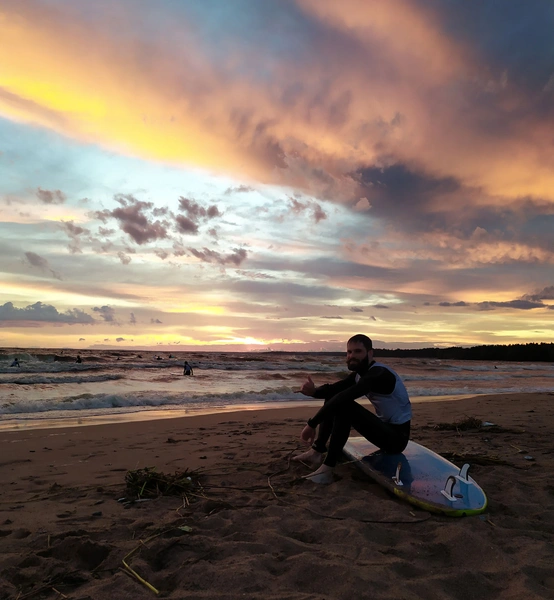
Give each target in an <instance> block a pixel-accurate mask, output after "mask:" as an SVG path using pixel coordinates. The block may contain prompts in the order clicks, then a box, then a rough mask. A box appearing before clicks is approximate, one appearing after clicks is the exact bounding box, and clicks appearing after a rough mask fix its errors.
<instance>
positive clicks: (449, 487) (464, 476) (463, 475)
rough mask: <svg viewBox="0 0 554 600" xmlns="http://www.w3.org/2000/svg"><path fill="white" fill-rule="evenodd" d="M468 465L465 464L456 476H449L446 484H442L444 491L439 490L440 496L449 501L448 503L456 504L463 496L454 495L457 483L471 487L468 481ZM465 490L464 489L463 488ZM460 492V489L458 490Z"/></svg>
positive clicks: (470, 482)
mask: <svg viewBox="0 0 554 600" xmlns="http://www.w3.org/2000/svg"><path fill="white" fill-rule="evenodd" d="M468 472H469V465H468V464H467V463H466V464H465V465H464V466H463V467H462V468H461V469H460V472H459V473H458V474H457V475H450V476H449V477H448V478H447V480H446V483H445V484H444V490H441V494H442V495H443V496H444V497H445V498H448V500H450V502H456V500H459V499H460V498H463V494H461V493H459V494H454V486H455V485H456V483H457V482H459V483H460V484H462V483H463V484H465V485H473V481H470V479H469V477H468ZM464 489H465V488H464ZM460 491H461V489H460Z"/></svg>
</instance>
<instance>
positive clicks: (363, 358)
mask: <svg viewBox="0 0 554 600" xmlns="http://www.w3.org/2000/svg"><path fill="white" fill-rule="evenodd" d="M370 355H371V356H370ZM372 356H373V350H370V351H369V352H368V351H367V350H366V349H365V347H364V345H363V344H362V343H361V342H348V344H347V346H346V364H347V366H348V369H349V370H350V371H358V370H359V369H360V367H362V366H365V365H367V364H369V361H370V360H371V357H372Z"/></svg>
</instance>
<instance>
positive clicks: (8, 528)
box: [0, 392, 554, 600]
mask: <svg viewBox="0 0 554 600" xmlns="http://www.w3.org/2000/svg"><path fill="white" fill-rule="evenodd" d="M313 413H314V407H313V406H312V407H309V406H305V407H287V408H281V409H266V410H264V409H262V408H261V409H257V410H250V411H238V412H225V413H222V414H205V415H198V416H190V417H183V418H172V419H161V420H148V421H137V422H123V423H115V424H102V425H91V426H80V427H79V426H77V427H68V428H60V427H57V428H49V429H22V430H19V431H18V430H14V431H2V432H0V444H1V455H0V484H1V490H2V491H1V493H0V500H1V503H0V512H1V514H0V550H1V552H0V599H1V600H7V599H10V600H11V599H16V598H18V599H19V600H24V599H25V598H52V599H53V598H64V597H67V598H71V599H74V600H85V599H94V600H96V599H101V600H102V599H108V598H109V599H114V600H126V599H133V600H136V599H142V598H154V597H156V596H157V595H158V596H159V597H163V598H191V599H207V598H222V599H223V598H226V599H229V600H238V599H239V598H253V599H258V598H259V599H264V600H267V599H276V600H277V599H279V600H283V599H290V600H307V599H310V600H311V599H313V600H315V599H325V600H331V599H347V598H348V599H350V598H353V597H358V598H368V599H369V598H372V599H390V600H393V599H394V600H398V599H401V598H406V599H411V598H421V599H426V600H431V599H435V598H436V599H440V598H456V599H458V598H459V599H464V600H465V599H471V598H479V599H482V598H502V599H514V600H516V599H517V600H521V599H522V598H553V597H554V572H553V571H552V564H554V542H553V539H554V536H553V534H554V508H553V507H554V483H552V480H551V474H552V472H553V469H554V449H553V446H552V438H553V435H554V393H552V392H550V393H546V392H545V393H533V394H525V393H516V394H494V395H480V396H475V397H472V398H466V399H458V400H455V401H435V402H421V403H417V404H414V419H413V422H412V423H413V427H412V436H411V437H412V439H413V440H414V441H417V442H419V443H421V444H423V445H425V446H427V447H429V448H431V449H432V450H434V451H435V452H438V453H441V454H448V455H449V456H455V457H456V458H451V460H452V461H453V462H454V463H456V464H459V463H460V464H459V466H461V463H463V462H469V463H470V464H471V470H470V473H471V475H472V476H473V477H474V478H475V480H476V481H477V482H478V483H479V484H480V485H481V487H483V489H484V490H485V492H486V494H487V496H488V500H489V504H488V508H487V511H486V512H485V513H484V514H483V515H479V516H473V517H465V518H451V517H450V518H449V517H444V516H441V515H435V514H430V513H428V512H426V511H424V510H421V509H418V508H416V507H414V506H412V505H410V504H408V503H406V502H404V501H402V500H400V499H397V498H395V497H393V496H391V495H390V494H389V493H387V491H386V490H385V489H383V488H382V487H380V486H379V485H377V484H376V483H374V482H372V481H371V480H369V479H368V478H367V477H366V476H365V475H363V474H362V473H361V471H359V470H358V469H357V468H356V467H355V465H353V464H341V465H339V466H338V467H337V469H336V471H335V480H334V481H333V483H331V484H330V485H327V486H320V485H317V484H313V483H311V482H308V481H305V480H303V479H301V477H302V475H306V474H307V473H309V471H310V470H309V469H308V468H307V467H306V466H305V465H302V464H297V463H294V462H292V463H291V461H290V458H291V455H293V454H294V453H295V452H297V451H298V450H300V449H301V448H302V447H301V445H300V443H299V434H300V431H301V429H302V427H303V425H304V423H305V421H306V419H307V418H308V417H310V416H312V415H313ZM468 417H473V418H475V419H477V420H479V421H480V422H486V423H487V425H486V426H482V427H475V428H473V429H468V430H464V429H460V428H459V429H456V428H452V429H448V428H444V427H442V426H441V424H444V423H446V424H453V423H459V422H461V421H462V420H464V419H467V418H468ZM490 424H492V425H490ZM152 467H155V469H156V472H158V473H163V474H174V473H175V472H177V471H178V472H184V471H187V473H188V476H190V477H191V479H190V481H191V485H190V488H187V489H186V491H184V492H182V493H178V494H176V495H172V494H171V493H168V494H164V495H161V496H159V497H156V498H151V499H146V500H145V501H141V502H134V501H133V500H134V498H136V497H137V496H135V497H133V496H132V494H130V493H129V490H128V489H126V474H127V473H128V472H129V471H131V472H137V471H138V470H140V469H144V468H152ZM139 578H141V579H142V581H141V579H139ZM147 584H148V585H147ZM148 586H151V587H148ZM152 588H154V589H155V590H156V591H157V592H158V594H156V591H154V589H152Z"/></svg>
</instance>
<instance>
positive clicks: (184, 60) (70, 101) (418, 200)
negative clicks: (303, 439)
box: [0, 0, 554, 350]
mask: <svg viewBox="0 0 554 600" xmlns="http://www.w3.org/2000/svg"><path fill="white" fill-rule="evenodd" d="M553 29H554V3H552V2H551V1H550V0H534V1H533V2H529V1H528V0H520V1H517V0H387V1H386V2H384V1H383V0H341V2H337V1H336V0H264V1H263V2H261V1H259V0H210V1H209V2H200V1H198V0H157V1H156V2H152V1H147V0H95V1H94V2H84V1H79V2H75V1H73V0H26V1H25V2H21V0H0V346H4V347H25V348H27V347H50V348H64V347H68V348H77V349H85V348H108V347H112V348H113V347H116V348H121V349H125V348H139V347H141V348H147V347H153V348H164V349H171V348H174V349H175V350H178V349H179V348H181V349H199V350H200V349H206V350H210V349H212V350H222V349H228V350H241V349H244V350H264V349H268V348H271V349H274V350H286V349H291V350H343V349H344V347H345V341H346V340H347V339H348V338H349V337H350V336H351V335H353V334H355V333H365V334H367V335H369V336H370V337H371V338H373V340H374V344H375V346H377V347H383V348H408V347H427V346H437V347H444V346H453V345H464V346H466V345H479V344H513V343H528V342H551V341H552V340H553V339H554V235H553V232H554V44H552V30H553Z"/></svg>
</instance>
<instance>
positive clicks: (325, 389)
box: [308, 361, 411, 467]
mask: <svg viewBox="0 0 554 600" xmlns="http://www.w3.org/2000/svg"><path fill="white" fill-rule="evenodd" d="M374 363H375V361H373V362H372V363H371V364H370V365H369V368H368V369H367V370H366V371H365V372H363V373H360V379H359V381H358V382H356V373H355V372H352V373H351V374H350V375H349V376H348V377H346V378H345V379H342V380H341V381H337V382H336V383H332V384H325V385H322V386H320V387H318V388H316V390H315V393H314V398H323V399H324V400H325V403H324V404H323V406H322V407H321V408H320V410H319V411H318V412H317V414H316V415H315V416H314V417H312V418H311V419H309V420H308V425H310V427H313V428H316V427H317V426H318V425H319V431H318V436H317V439H316V440H315V442H314V444H313V446H312V447H313V448H314V450H317V451H318V452H322V453H323V452H327V457H326V459H325V463H324V464H326V465H328V466H330V467H334V466H335V464H336V462H337V460H338V459H339V458H340V456H341V454H342V449H343V448H344V445H345V444H346V442H347V441H348V437H349V435H350V429H351V428H352V427H353V428H354V429H356V431H357V432H358V433H360V434H361V435H363V436H364V437H365V438H366V439H367V440H369V441H370V442H371V443H372V444H375V445H376V446H377V447H379V448H381V449H382V450H384V451H385V452H389V453H397V452H402V451H403V450H404V448H405V447H406V446H407V444H408V440H409V438H410V422H411V421H410V420H409V418H408V420H407V421H404V422H402V423H387V422H385V421H383V420H382V419H380V418H379V417H378V416H376V415H374V414H373V413H372V412H370V411H369V410H368V409H367V408H365V407H364V406H362V405H361V404H358V403H357V402H355V400H356V399H357V398H360V397H361V396H365V395H369V397H370V400H371V395H372V394H378V395H380V396H388V395H392V394H393V393H394V391H395V388H396V386H397V381H398V379H397V376H396V375H395V374H394V372H392V371H391V370H389V369H387V368H386V367H383V366H373V365H374ZM400 385H402V384H401V383H400ZM410 414H411V413H410ZM329 438H331V439H330V441H329V449H328V450H327V441H328V440H329Z"/></svg>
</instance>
